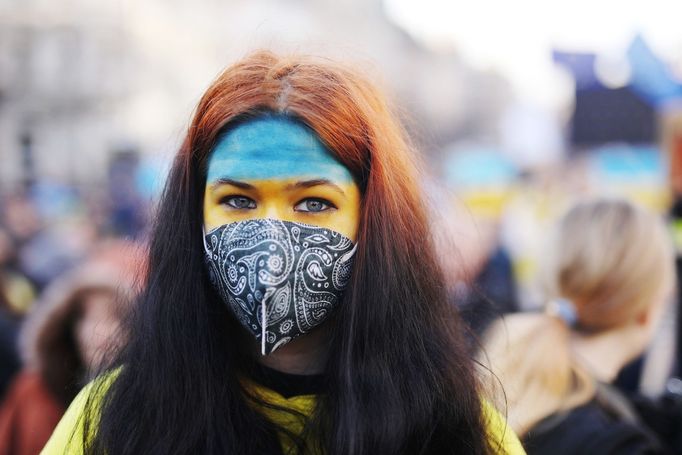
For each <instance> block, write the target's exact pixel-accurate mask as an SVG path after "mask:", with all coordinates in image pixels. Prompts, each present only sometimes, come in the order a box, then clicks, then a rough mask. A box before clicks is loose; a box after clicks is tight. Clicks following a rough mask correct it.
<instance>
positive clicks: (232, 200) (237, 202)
mask: <svg viewBox="0 0 682 455" xmlns="http://www.w3.org/2000/svg"><path fill="white" fill-rule="evenodd" d="M220 203H221V204H227V205H229V206H230V207H232V208H234V209H255V208H256V201H254V200H253V199H251V198H248V197H246V196H227V197H224V198H222V199H221V200H220Z"/></svg>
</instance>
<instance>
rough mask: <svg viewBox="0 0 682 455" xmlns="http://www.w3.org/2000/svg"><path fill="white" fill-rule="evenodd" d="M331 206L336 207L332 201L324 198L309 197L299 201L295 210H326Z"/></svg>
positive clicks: (313, 211)
mask: <svg viewBox="0 0 682 455" xmlns="http://www.w3.org/2000/svg"><path fill="white" fill-rule="evenodd" d="M331 208H335V207H334V206H333V205H332V203H331V202H329V201H325V200H324V199H316V198H309V199H304V200H303V201H301V202H299V203H298V204H297V205H296V207H294V210H296V211H299V212H312V213H315V212H324V211H327V210H329V209H331Z"/></svg>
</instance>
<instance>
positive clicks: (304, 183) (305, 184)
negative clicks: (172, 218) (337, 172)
mask: <svg viewBox="0 0 682 455" xmlns="http://www.w3.org/2000/svg"><path fill="white" fill-rule="evenodd" d="M220 185H232V186H234V187H237V188H241V189H243V190H255V189H256V187H255V186H253V185H251V184H248V183H246V182H240V181H239V180H233V179H230V178H227V177H221V178H219V179H218V180H216V181H215V182H213V183H212V184H211V189H216V188H217V187H219V186H220ZM323 185H325V186H329V187H331V188H332V189H333V190H335V191H336V192H337V193H339V194H341V195H342V196H346V192H345V191H343V189H342V188H341V187H340V186H339V185H337V184H336V183H334V182H332V181H331V180H328V179H312V180H301V181H299V182H296V183H292V184H289V185H287V186H286V189H287V190H292V189H301V188H313V187H315V186H323Z"/></svg>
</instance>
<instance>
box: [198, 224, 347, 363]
mask: <svg viewBox="0 0 682 455" xmlns="http://www.w3.org/2000/svg"><path fill="white" fill-rule="evenodd" d="M204 247H205V250H206V265H207V268H208V273H209V277H210V279H211V283H212V284H213V286H214V287H215V289H216V290H217V291H218V294H219V295H220V296H221V298H222V299H223V301H224V302H225V303H226V304H227V305H228V307H229V308H230V310H231V311H232V312H233V313H234V315H235V316H236V317H237V319H238V320H239V322H240V323H241V324H242V325H243V326H244V327H245V328H246V329H247V330H248V331H249V332H251V333H252V334H253V335H254V336H255V337H256V339H257V340H259V341H260V342H261V352H262V354H263V355H266V354H270V353H272V352H273V351H274V350H275V349H277V348H278V347H280V346H282V345H284V344H286V343H288V342H289V341H291V340H292V339H294V338H296V337H298V336H300V335H303V334H305V333H308V332H309V331H310V330H312V329H313V328H315V327H317V326H318V325H320V324H321V323H322V322H324V320H325V319H326V318H327V317H328V316H329V314H330V312H331V311H332V310H333V309H334V308H335V307H336V306H337V305H338V303H339V301H340V299H341V296H342V294H343V291H344V289H345V288H346V286H347V285H348V281H349V279H350V274H351V271H352V265H353V255H354V254H355V245H354V244H353V242H352V241H351V240H350V239H348V238H347V237H345V236H343V235H342V234H340V233H338V232H335V231H333V230H331V229H327V228H322V227H318V226H311V225H307V224H301V223H294V222H290V221H279V220H271V219H255V220H246V221H238V222H235V223H230V224H226V225H224V226H220V227H218V228H216V229H214V230H212V231H211V232H209V233H208V234H206V235H205V238H204Z"/></svg>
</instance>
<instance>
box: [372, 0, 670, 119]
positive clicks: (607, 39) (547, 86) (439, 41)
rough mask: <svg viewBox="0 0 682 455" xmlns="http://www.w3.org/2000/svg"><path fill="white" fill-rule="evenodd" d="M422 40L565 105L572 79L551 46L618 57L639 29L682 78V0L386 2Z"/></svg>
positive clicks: (539, 99)
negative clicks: (558, 63)
mask: <svg viewBox="0 0 682 455" xmlns="http://www.w3.org/2000/svg"><path fill="white" fill-rule="evenodd" d="M385 6H386V10H387V12H388V14H389V16H390V17H391V18H392V19H393V20H394V21H395V22H397V23H398V24H400V25H401V26H402V27H404V28H405V29H406V30H407V31H408V32H409V33H410V34H411V35H412V36H414V37H415V38H416V39H417V40H419V41H421V42H424V43H426V44H427V45H429V46H432V47H435V48H454V49H456V50H457V52H458V53H459V54H460V55H461V56H462V57H463V58H464V59H465V60H466V61H467V62H468V63H469V64H471V65H472V66H474V67H477V68H480V69H487V70H493V71H497V72H499V73H501V74H503V75H504V76H506V77H507V78H508V79H509V80H510V81H511V83H512V86H513V87H514V89H515V92H516V93H517V95H518V96H519V97H520V99H522V100H523V101H524V102H528V103H531V104H535V105H537V106H538V107H541V108H544V109H561V108H563V107H564V106H565V105H566V103H567V102H568V101H569V98H570V95H571V92H572V85H571V84H572V82H571V79H570V77H569V76H568V75H567V74H566V73H565V72H564V70H562V69H561V68H558V67H557V66H556V65H555V64H553V63H552V60H551V51H552V49H559V50H564V51H576V52H595V53H597V54H600V55H602V56H603V57H604V58H606V59H608V60H611V61H617V60H618V56H619V55H621V54H622V52H623V51H624V49H625V48H626V46H627V45H628V44H629V42H630V40H631V39H632V37H633V36H634V35H635V34H637V33H641V34H642V35H643V36H644V38H645V39H646V40H647V41H648V43H649V44H650V46H651V47H652V48H653V49H654V51H655V52H656V53H657V54H658V55H659V56H661V57H662V58H664V59H665V60H666V61H668V62H669V63H670V65H671V70H672V71H673V72H674V74H675V75H677V77H679V78H680V80H682V0H646V1H632V0H544V1H543V0H514V1H509V0H476V1H470V0H419V1H414V0H385Z"/></svg>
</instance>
